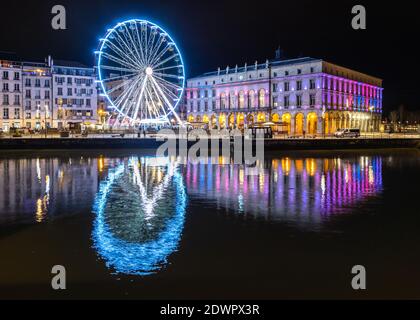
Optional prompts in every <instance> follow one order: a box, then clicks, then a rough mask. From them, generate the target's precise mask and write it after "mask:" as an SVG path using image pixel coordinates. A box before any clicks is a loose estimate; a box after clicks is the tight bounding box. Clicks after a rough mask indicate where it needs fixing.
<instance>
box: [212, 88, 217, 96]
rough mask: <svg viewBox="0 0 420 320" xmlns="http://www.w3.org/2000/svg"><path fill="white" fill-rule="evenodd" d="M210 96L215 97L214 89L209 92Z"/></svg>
mask: <svg viewBox="0 0 420 320" xmlns="http://www.w3.org/2000/svg"><path fill="white" fill-rule="evenodd" d="M211 95H212V97H216V90H214V89H213V90H212V91H211Z"/></svg>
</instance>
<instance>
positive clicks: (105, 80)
mask: <svg viewBox="0 0 420 320" xmlns="http://www.w3.org/2000/svg"><path fill="white" fill-rule="evenodd" d="M102 69H105V70H110V71H118V72H127V73H124V74H120V75H118V76H117V75H115V76H114V74H112V73H110V74H112V77H109V78H104V79H101V81H102V82H108V81H114V80H118V79H125V78H129V77H131V76H136V75H138V74H139V72H138V71H137V70H133V69H126V68H119V67H112V66H105V65H104V66H103V67H102Z"/></svg>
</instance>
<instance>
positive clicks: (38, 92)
mask: <svg viewBox="0 0 420 320" xmlns="http://www.w3.org/2000/svg"><path fill="white" fill-rule="evenodd" d="M35 99H41V90H36V91H35Z"/></svg>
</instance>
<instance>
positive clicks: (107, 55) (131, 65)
mask: <svg viewBox="0 0 420 320" xmlns="http://www.w3.org/2000/svg"><path fill="white" fill-rule="evenodd" d="M101 55H103V56H105V58H107V59H108V60H111V61H113V62H115V63H119V64H121V65H123V66H124V67H126V68H128V69H134V70H138V68H139V66H136V65H133V64H131V63H129V62H127V61H125V60H122V59H120V58H118V57H115V56H113V55H112V54H110V53H108V52H101Z"/></svg>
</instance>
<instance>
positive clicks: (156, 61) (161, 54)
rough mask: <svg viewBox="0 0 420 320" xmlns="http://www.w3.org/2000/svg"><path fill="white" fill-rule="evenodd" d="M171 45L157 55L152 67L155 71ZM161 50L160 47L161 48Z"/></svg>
mask: <svg viewBox="0 0 420 320" xmlns="http://www.w3.org/2000/svg"><path fill="white" fill-rule="evenodd" d="M170 47H171V46H170V45H169V44H167V45H166V46H165V47H163V48H162V50H161V51H160V52H159V53H157V54H156V56H155V57H154V58H153V61H152V66H153V68H154V69H155V68H156V67H157V66H158V65H156V64H157V63H158V62H159V60H160V59H161V58H162V57H163V56H164V55H165V54H166V53H167V52H168V50H169V49H170ZM159 48H160V47H159Z"/></svg>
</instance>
